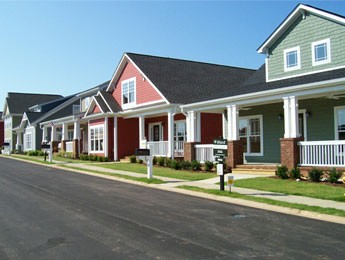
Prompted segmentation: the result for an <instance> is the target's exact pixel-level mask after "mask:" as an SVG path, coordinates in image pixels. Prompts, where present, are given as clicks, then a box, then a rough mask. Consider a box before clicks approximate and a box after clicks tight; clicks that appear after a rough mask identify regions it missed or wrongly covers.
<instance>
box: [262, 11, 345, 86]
mask: <svg viewBox="0 0 345 260" xmlns="http://www.w3.org/2000/svg"><path fill="white" fill-rule="evenodd" d="M327 38H329V39H330V45H331V62H330V63H327V64H324V65H318V66H313V65H312V45H311V44H312V43H313V42H316V41H319V40H324V39H327ZM297 46H300V54H301V69H298V70H294V71H289V72H284V50H285V49H289V48H293V47H297ZM344 47H345V27H344V26H343V25H340V24H338V23H335V22H332V21H329V20H326V19H323V18H320V17H317V16H314V15H311V14H307V15H306V18H305V19H302V16H301V17H300V18H299V19H297V20H296V21H295V22H294V23H293V24H292V25H291V26H290V28H289V29H288V30H287V31H286V32H285V33H284V34H283V35H282V36H281V37H280V38H279V40H277V41H276V42H275V43H274V44H273V45H272V46H271V47H270V50H269V51H270V55H269V58H268V79H269V80H274V79H278V78H283V77H289V76H294V75H299V74H303V73H310V72H313V71H320V70H325V69H330V68H333V67H339V66H345V52H344Z"/></svg>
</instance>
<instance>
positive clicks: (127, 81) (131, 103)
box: [121, 77, 137, 109]
mask: <svg viewBox="0 0 345 260" xmlns="http://www.w3.org/2000/svg"><path fill="white" fill-rule="evenodd" d="M130 81H134V101H133V102H130V103H127V104H124V103H123V84H125V83H129V82H130ZM128 87H129V86H128ZM136 96H137V81H136V77H133V78H129V79H126V80H123V81H122V82H121V104H122V108H123V109H128V108H132V107H134V106H135V105H136V103H137V102H136V101H137V98H136Z"/></svg>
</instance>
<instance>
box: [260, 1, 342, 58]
mask: <svg viewBox="0 0 345 260" xmlns="http://www.w3.org/2000/svg"><path fill="white" fill-rule="evenodd" d="M305 13H311V14H313V15H316V16H319V17H322V18H324V19H327V20H330V21H334V22H337V23H340V24H343V25H345V17H344V16H342V15H339V14H335V13H331V12H328V11H326V10H322V9H319V8H315V7H313V6H310V5H304V4H299V5H297V6H296V7H295V9H294V10H292V12H291V13H290V14H289V15H288V16H287V17H286V18H285V19H284V21H283V22H282V23H281V24H280V25H279V26H278V27H277V28H276V29H275V30H274V31H273V33H272V34H271V35H270V36H269V37H268V38H267V39H266V40H265V41H264V42H263V43H262V44H261V45H260V47H259V48H258V49H257V52H258V53H266V52H267V50H268V49H269V47H270V46H272V44H274V42H275V41H276V40H277V39H278V38H279V37H280V36H281V35H282V34H283V33H284V32H285V31H286V30H287V29H288V28H289V27H290V25H291V24H293V23H294V22H295V21H296V20H297V19H298V18H299V17H300V16H305Z"/></svg>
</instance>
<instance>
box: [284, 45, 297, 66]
mask: <svg viewBox="0 0 345 260" xmlns="http://www.w3.org/2000/svg"><path fill="white" fill-rule="evenodd" d="M292 51H297V66H294V67H290V68H288V67H287V59H286V54H287V53H289V52H292ZM300 68H301V49H300V47H299V46H296V47H293V48H289V49H285V50H284V71H285V72H288V71H293V70H298V69H300Z"/></svg>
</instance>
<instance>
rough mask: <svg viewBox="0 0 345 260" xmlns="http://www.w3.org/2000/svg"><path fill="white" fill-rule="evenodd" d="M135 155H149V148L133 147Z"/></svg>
mask: <svg viewBox="0 0 345 260" xmlns="http://www.w3.org/2000/svg"><path fill="white" fill-rule="evenodd" d="M134 155H135V156H149V155H150V149H138V148H137V149H135V152H134Z"/></svg>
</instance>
